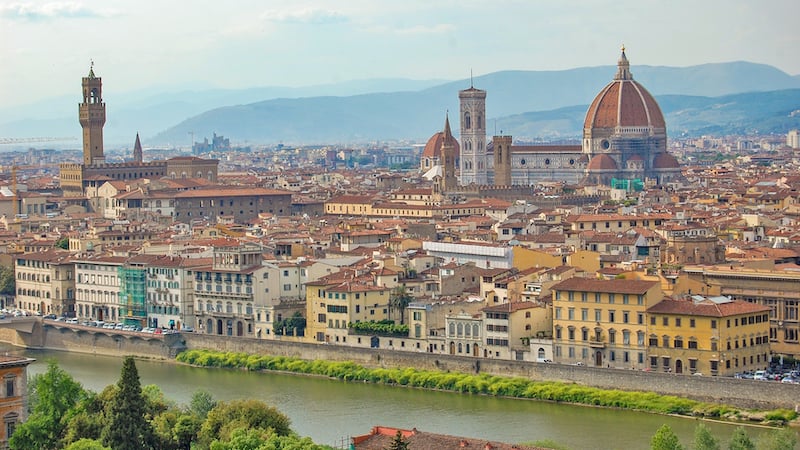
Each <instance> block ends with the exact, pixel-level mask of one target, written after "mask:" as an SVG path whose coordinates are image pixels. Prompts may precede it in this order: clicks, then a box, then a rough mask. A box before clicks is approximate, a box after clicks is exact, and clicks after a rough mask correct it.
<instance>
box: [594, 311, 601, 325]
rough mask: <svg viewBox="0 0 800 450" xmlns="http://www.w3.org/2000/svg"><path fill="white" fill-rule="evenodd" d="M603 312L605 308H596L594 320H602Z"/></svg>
mask: <svg viewBox="0 0 800 450" xmlns="http://www.w3.org/2000/svg"><path fill="white" fill-rule="evenodd" d="M602 313H603V310H601V309H595V310H594V321H595V322H600V321H601V320H603V319H602V317H601V314H602Z"/></svg>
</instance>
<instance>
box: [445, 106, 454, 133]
mask: <svg viewBox="0 0 800 450" xmlns="http://www.w3.org/2000/svg"><path fill="white" fill-rule="evenodd" d="M452 138H453V133H452V132H451V131H450V111H449V110H447V111H446V112H445V114H444V139H445V141H447V140H448V139H452Z"/></svg>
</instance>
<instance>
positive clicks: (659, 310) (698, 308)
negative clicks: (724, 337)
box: [647, 298, 771, 317]
mask: <svg viewBox="0 0 800 450" xmlns="http://www.w3.org/2000/svg"><path fill="white" fill-rule="evenodd" d="M770 310H771V308H770V307H769V306H764V305H758V304H755V303H750V302H745V301H741V300H733V301H727V302H721V303H719V302H715V301H712V300H709V299H702V300H700V301H695V300H693V299H692V298H687V299H671V298H665V299H664V300H662V301H660V302H658V303H656V304H655V305H653V306H651V307H649V308H647V312H648V313H650V314H676V315H687V316H688V315H692V316H708V317H727V316H738V315H742V314H753V313H765V312H769V311H770Z"/></svg>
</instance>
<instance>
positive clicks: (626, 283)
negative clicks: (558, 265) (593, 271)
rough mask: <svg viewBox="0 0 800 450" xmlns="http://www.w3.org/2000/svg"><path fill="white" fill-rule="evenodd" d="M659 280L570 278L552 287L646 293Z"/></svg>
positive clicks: (573, 289)
mask: <svg viewBox="0 0 800 450" xmlns="http://www.w3.org/2000/svg"><path fill="white" fill-rule="evenodd" d="M657 285H660V282H659V281H647V280H594V279H588V278H570V279H568V280H564V281H562V282H561V283H558V284H557V285H555V286H553V287H552V290H553V291H573V292H606V293H613V294H635V295H639V294H645V293H647V291H649V290H650V289H651V288H652V287H653V286H657Z"/></svg>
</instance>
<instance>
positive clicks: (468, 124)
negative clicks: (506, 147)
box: [459, 111, 472, 353]
mask: <svg viewBox="0 0 800 450" xmlns="http://www.w3.org/2000/svg"><path fill="white" fill-rule="evenodd" d="M464 128H465V129H467V130H469V129H470V128H472V120H471V118H470V116H469V111H467V112H465V113H464ZM459 353H461V351H459Z"/></svg>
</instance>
